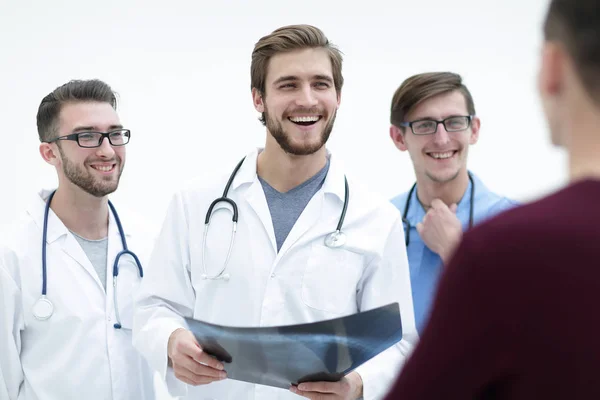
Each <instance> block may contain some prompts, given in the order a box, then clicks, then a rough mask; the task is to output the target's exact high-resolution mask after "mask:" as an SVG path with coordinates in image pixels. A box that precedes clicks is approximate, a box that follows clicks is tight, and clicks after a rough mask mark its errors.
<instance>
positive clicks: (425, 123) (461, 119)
mask: <svg viewBox="0 0 600 400" xmlns="http://www.w3.org/2000/svg"><path fill="white" fill-rule="evenodd" d="M473 117H474V115H455V116H452V117H448V118H446V119H444V120H441V121H438V120H435V119H419V120H416V121H411V122H401V123H400V126H403V127H410V129H411V130H412V133H414V134H415V135H432V134H434V133H436V132H437V128H438V125H439V124H442V125H444V128H446V132H460V131H464V130H465V129H467V128H469V127H470V126H471V121H472V120H473Z"/></svg>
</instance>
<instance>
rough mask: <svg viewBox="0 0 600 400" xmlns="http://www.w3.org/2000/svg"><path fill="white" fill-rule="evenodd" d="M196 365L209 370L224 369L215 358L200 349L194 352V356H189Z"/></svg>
mask: <svg viewBox="0 0 600 400" xmlns="http://www.w3.org/2000/svg"><path fill="white" fill-rule="evenodd" d="M191 357H192V359H193V360H194V361H196V362H197V363H201V364H204V365H206V366H208V367H209V368H211V369H215V370H219V371H222V370H223V369H224V366H223V363H221V362H219V361H218V360H217V359H216V358H214V357H213V356H211V355H210V354H207V353H205V352H204V351H202V349H199V352H198V351H195V352H194V356H191Z"/></svg>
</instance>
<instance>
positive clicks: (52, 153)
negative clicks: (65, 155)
mask: <svg viewBox="0 0 600 400" xmlns="http://www.w3.org/2000/svg"><path fill="white" fill-rule="evenodd" d="M56 146H58V145H57V144H51V143H41V144H40V149H39V150H40V155H41V156H42V158H43V159H44V161H46V162H47V163H48V164H50V165H54V166H57V165H58V164H60V156H59V154H58V149H57V148H56Z"/></svg>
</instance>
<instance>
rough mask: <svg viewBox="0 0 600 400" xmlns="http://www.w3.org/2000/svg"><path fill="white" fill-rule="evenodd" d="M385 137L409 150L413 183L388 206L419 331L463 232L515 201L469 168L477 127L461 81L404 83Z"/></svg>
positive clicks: (438, 77)
mask: <svg viewBox="0 0 600 400" xmlns="http://www.w3.org/2000/svg"><path fill="white" fill-rule="evenodd" d="M390 120H391V127H390V137H391V139H392V141H393V142H394V144H395V145H396V147H397V148H398V149H400V150H401V151H408V153H409V155H410V158H411V160H412V163H413V167H414V170H415V175H416V178H417V181H416V183H415V184H414V185H413V187H412V188H411V189H410V190H409V191H407V192H406V193H403V194H401V195H399V196H397V197H395V198H393V199H392V203H393V204H394V205H395V206H396V207H397V208H398V209H399V210H400V212H401V213H402V217H403V222H404V230H405V232H404V235H405V244H406V247H407V252H408V264H409V268H410V274H411V285H412V292H413V303H414V308H415V319H416V323H417V329H418V331H419V332H421V331H422V329H423V326H424V324H425V322H426V321H427V317H428V312H429V308H430V305H431V300H432V297H433V294H434V292H435V287H436V284H437V281H438V279H439V276H440V273H441V270H442V266H443V264H444V263H445V262H447V261H448V259H449V257H450V255H451V254H452V251H453V250H454V248H455V247H456V245H457V244H458V242H459V241H460V239H461V237H462V233H463V231H464V230H466V229H467V228H470V227H472V226H473V225H474V224H476V223H478V222H481V221H482V220H484V219H487V218H489V217H490V216H492V215H495V214H497V213H499V212H501V211H503V210H505V209H507V208H510V207H512V206H514V205H516V203H515V202H514V201H511V200H509V199H507V198H506V197H502V196H499V195H497V194H495V193H493V192H491V191H489V190H488V189H487V188H486V187H485V186H484V185H483V183H482V182H481V181H480V180H479V179H478V178H477V177H476V176H475V175H474V174H472V173H471V172H470V171H469V170H468V169H467V155H468V151H469V146H470V145H472V144H475V143H476V142H477V139H478V138H479V128H480V125H481V122H480V120H479V118H478V117H477V116H476V113H475V105H474V103H473V98H472V96H471V93H470V92H469V90H468V89H467V87H466V86H465V85H464V84H463V82H462V78H461V77H460V76H459V75H457V74H455V73H451V72H434V73H424V74H419V75H415V76H412V77H410V78H408V79H407V80H405V81H404V82H403V83H402V85H400V87H399V88H398V89H397V90H396V93H395V94H394V97H393V99H392V105H391V117H390Z"/></svg>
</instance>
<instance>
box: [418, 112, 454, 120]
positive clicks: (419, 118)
mask: <svg viewBox="0 0 600 400" xmlns="http://www.w3.org/2000/svg"><path fill="white" fill-rule="evenodd" d="M464 116H466V115H463V114H458V113H452V114H448V116H446V117H444V118H442V119H441V120H444V119H448V118H452V117H464ZM423 120H432V121H440V120H438V119H437V118H433V117H430V116H426V117H418V118H414V119H412V121H423Z"/></svg>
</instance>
